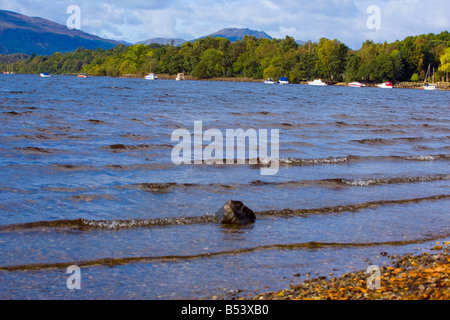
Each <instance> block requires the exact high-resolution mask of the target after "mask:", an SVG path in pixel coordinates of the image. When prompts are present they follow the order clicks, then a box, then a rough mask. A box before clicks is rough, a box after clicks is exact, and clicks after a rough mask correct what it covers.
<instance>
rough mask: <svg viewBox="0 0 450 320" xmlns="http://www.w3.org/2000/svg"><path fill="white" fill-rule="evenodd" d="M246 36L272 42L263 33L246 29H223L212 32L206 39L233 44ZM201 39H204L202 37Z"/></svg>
mask: <svg viewBox="0 0 450 320" xmlns="http://www.w3.org/2000/svg"><path fill="white" fill-rule="evenodd" d="M246 35H247V36H253V37H256V38H267V39H270V40H272V37H271V36H269V35H268V34H267V33H265V32H263V31H255V30H250V29H248V28H244V29H238V28H225V29H222V30H219V31H217V32H214V33H212V34H210V35H208V37H213V38H217V37H222V38H227V39H228V40H230V41H231V42H235V41H237V40H242V39H243V38H244V36H246ZM203 38H205V37H203Z"/></svg>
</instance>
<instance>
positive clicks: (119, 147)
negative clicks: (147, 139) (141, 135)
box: [104, 144, 173, 153]
mask: <svg viewBox="0 0 450 320" xmlns="http://www.w3.org/2000/svg"><path fill="white" fill-rule="evenodd" d="M104 148H105V149H109V150H110V151H111V152H113V153H119V152H127V151H136V150H154V149H160V148H173V146H172V145H168V144H152V145H149V144H139V145H124V144H112V145H109V146H105V147H104Z"/></svg>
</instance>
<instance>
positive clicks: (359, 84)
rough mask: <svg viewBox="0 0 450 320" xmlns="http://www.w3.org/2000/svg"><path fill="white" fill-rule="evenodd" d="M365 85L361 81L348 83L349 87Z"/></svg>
mask: <svg viewBox="0 0 450 320" xmlns="http://www.w3.org/2000/svg"><path fill="white" fill-rule="evenodd" d="M365 86H366V85H365V84H363V83H361V82H351V83H349V84H347V87H353V88H362V87H365Z"/></svg>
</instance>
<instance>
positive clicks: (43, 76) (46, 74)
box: [40, 72, 50, 78]
mask: <svg viewBox="0 0 450 320" xmlns="http://www.w3.org/2000/svg"><path fill="white" fill-rule="evenodd" d="M40 76H41V78H49V77H50V75H49V74H48V73H47V72H41V74H40Z"/></svg>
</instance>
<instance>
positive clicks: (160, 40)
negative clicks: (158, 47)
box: [136, 38, 187, 47]
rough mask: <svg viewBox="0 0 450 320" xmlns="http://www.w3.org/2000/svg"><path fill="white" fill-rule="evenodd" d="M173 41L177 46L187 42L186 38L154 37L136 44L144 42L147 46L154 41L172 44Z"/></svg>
mask: <svg viewBox="0 0 450 320" xmlns="http://www.w3.org/2000/svg"><path fill="white" fill-rule="evenodd" d="M172 41H173V45H174V46H175V47H177V46H181V45H182V44H183V43H186V42H187V41H186V40H184V39H179V38H175V39H172V38H152V39H148V40H144V41H139V42H137V43H136V44H144V45H146V46H148V45H150V44H152V43H157V44H162V45H166V44H172Z"/></svg>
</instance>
